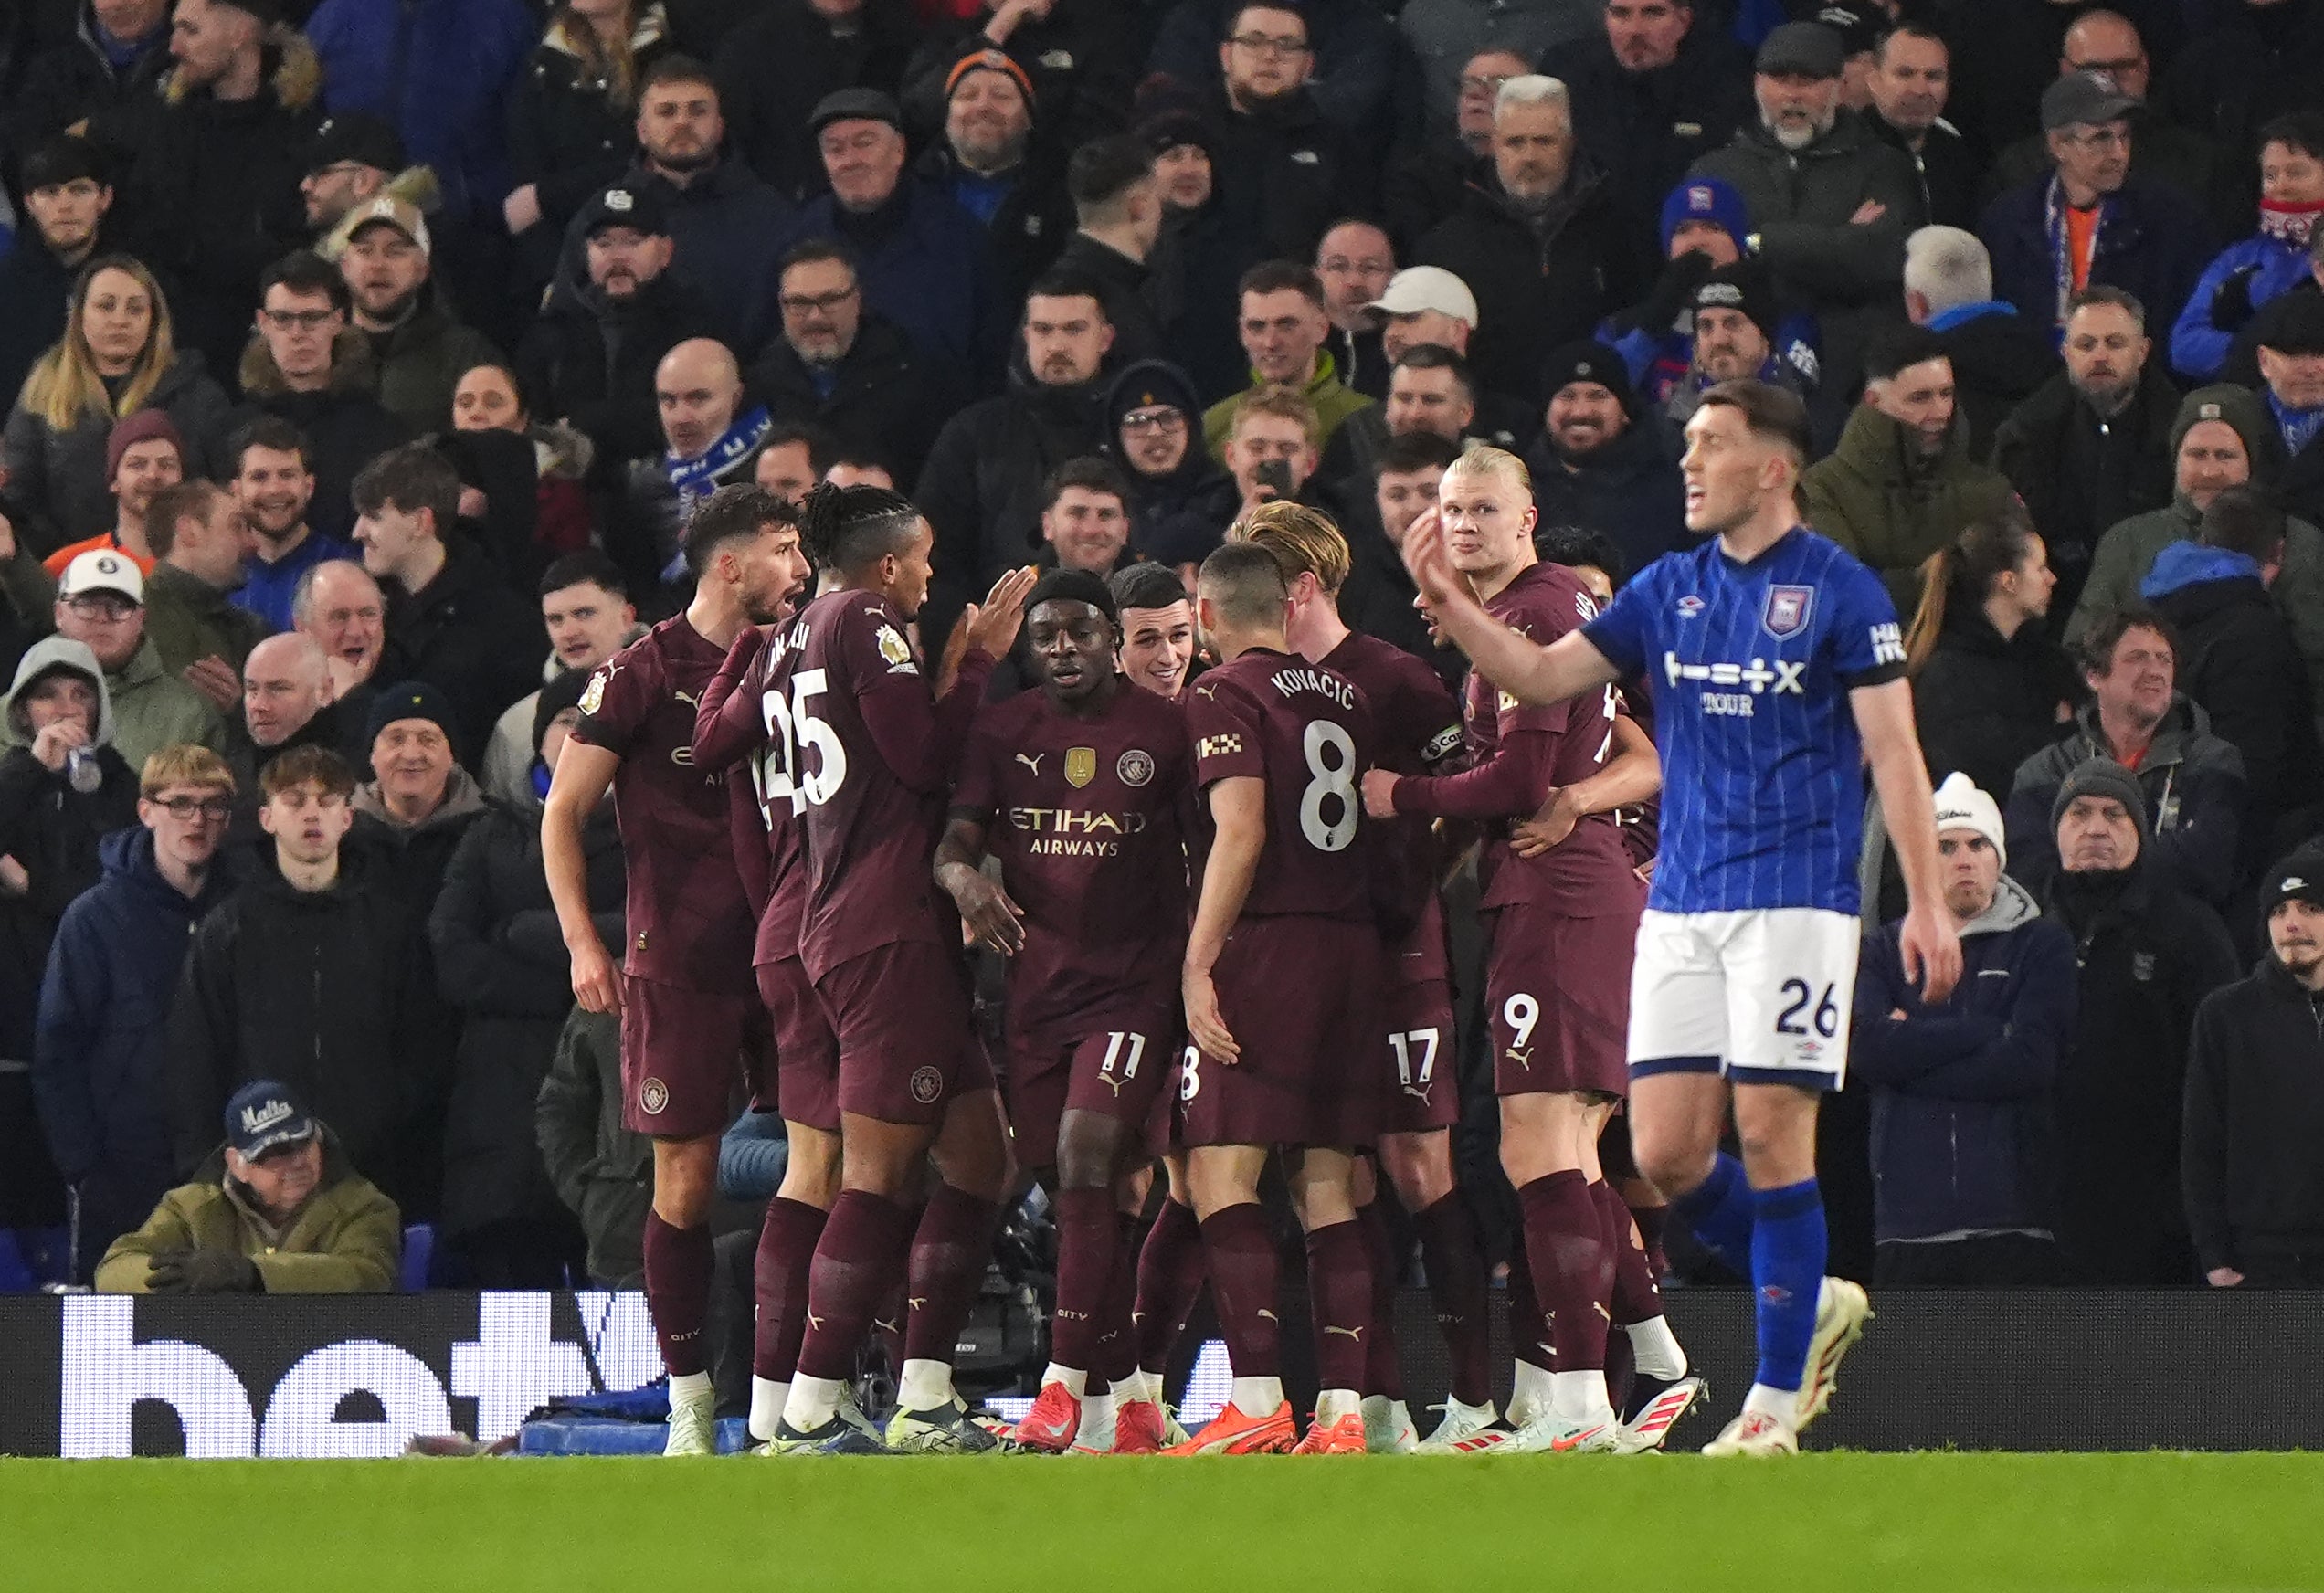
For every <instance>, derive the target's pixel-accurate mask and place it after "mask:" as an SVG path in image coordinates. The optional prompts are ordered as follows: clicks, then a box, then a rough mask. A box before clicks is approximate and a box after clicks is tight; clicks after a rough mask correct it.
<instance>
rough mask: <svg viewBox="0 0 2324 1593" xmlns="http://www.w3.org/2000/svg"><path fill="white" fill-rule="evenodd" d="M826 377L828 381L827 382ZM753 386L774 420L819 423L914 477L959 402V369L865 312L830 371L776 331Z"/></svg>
mask: <svg viewBox="0 0 2324 1593" xmlns="http://www.w3.org/2000/svg"><path fill="white" fill-rule="evenodd" d="M827 380H828V384H829V385H828V387H827V386H826V385H825V384H826V381H827ZM749 385H750V388H751V391H753V392H754V393H755V394H757V395H758V396H759V397H760V398H761V399H763V400H765V402H766V412H767V414H768V415H770V416H772V417H774V418H775V420H776V422H778V423H780V424H787V425H792V426H799V425H813V426H819V427H822V428H823V429H824V430H826V431H828V432H829V433H830V434H831V435H832V436H834V437H836V438H839V439H840V442H841V443H842V444H843V445H845V446H846V447H847V448H850V449H855V450H860V451H861V452H863V453H866V454H869V455H870V456H871V457H872V458H873V459H877V460H879V461H880V462H881V463H882V464H883V465H885V466H887V467H888V471H889V473H890V474H891V475H893V476H894V478H895V479H896V480H899V481H909V480H916V479H917V478H918V476H919V474H920V468H921V466H923V465H924V464H925V463H926V462H927V459H928V449H929V448H931V447H933V446H934V445H935V440H936V433H937V432H938V431H939V430H941V429H942V428H943V426H944V423H945V421H947V420H949V419H951V418H952V417H953V416H954V415H955V414H956V413H957V412H958V410H959V409H960V406H961V404H962V401H963V398H964V396H965V394H966V392H967V377H966V376H965V375H964V374H963V373H962V372H960V371H959V370H957V369H956V368H955V367H954V366H952V365H950V364H947V363H946V362H945V360H943V359H942V358H941V357H939V356H937V355H935V354H932V353H925V352H924V351H922V350H921V349H919V348H916V347H914V344H913V343H912V341H911V340H910V339H909V338H907V337H905V336H904V334H903V331H902V330H901V329H900V328H898V327H897V325H896V324H895V322H893V321H890V320H889V319H888V318H887V317H886V316H884V315H881V314H878V313H876V312H874V311H864V314H863V318H862V321H861V323H860V324H859V325H858V326H857V328H856V333H855V342H854V343H852V344H850V346H849V348H848V352H847V353H844V354H842V355H841V356H840V362H839V364H836V365H834V366H832V367H831V368H830V370H829V372H828V373H824V372H818V371H816V370H814V369H812V368H810V367H809V366H808V364H807V362H806V361H804V360H802V359H800V358H799V356H798V351H797V350H796V349H794V348H792V347H791V345H790V343H789V342H788V340H787V339H785V338H783V337H781V336H779V335H778V336H776V337H771V338H769V339H768V340H767V342H766V351H765V352H764V353H761V354H760V355H759V356H758V363H757V364H754V365H753V366H751V369H750V383H749Z"/></svg>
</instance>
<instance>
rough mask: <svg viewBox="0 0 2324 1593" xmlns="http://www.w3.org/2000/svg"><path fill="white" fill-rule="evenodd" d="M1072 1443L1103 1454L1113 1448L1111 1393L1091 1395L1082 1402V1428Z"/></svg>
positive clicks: (1112, 1400) (1112, 1402)
mask: <svg viewBox="0 0 2324 1593" xmlns="http://www.w3.org/2000/svg"><path fill="white" fill-rule="evenodd" d="M1073 1441H1074V1443H1075V1444H1077V1445H1079V1446H1080V1447H1081V1448H1083V1449H1089V1450H1095V1451H1098V1452H1099V1453H1101V1454H1104V1453H1106V1452H1108V1451H1111V1450H1112V1449H1113V1448H1114V1396H1113V1394H1112V1393H1111V1392H1107V1393H1104V1394H1092V1395H1089V1396H1088V1397H1087V1398H1084V1399H1083V1401H1082V1427H1081V1430H1080V1431H1079V1432H1077V1433H1075V1434H1074V1435H1073Z"/></svg>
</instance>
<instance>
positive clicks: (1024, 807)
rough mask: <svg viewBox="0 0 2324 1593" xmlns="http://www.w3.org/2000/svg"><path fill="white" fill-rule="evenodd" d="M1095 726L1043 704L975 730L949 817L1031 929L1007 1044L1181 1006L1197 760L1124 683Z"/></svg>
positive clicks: (1022, 706)
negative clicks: (995, 869)
mask: <svg viewBox="0 0 2324 1593" xmlns="http://www.w3.org/2000/svg"><path fill="white" fill-rule="evenodd" d="M1117 686H1118V689H1117V690H1116V691H1115V692H1114V701H1113V702H1112V703H1110V704H1109V705H1108V706H1107V708H1106V710H1105V712H1104V713H1103V714H1101V715H1099V716H1098V717H1096V718H1093V719H1079V718H1075V717H1073V716H1072V715H1070V714H1067V713H1063V712H1059V711H1058V710H1057V709H1056V708H1054V707H1052V706H1051V704H1050V702H1049V699H1048V698H1047V697H1045V696H1043V695H1042V694H1041V692H1040V691H1026V692H1022V693H1020V694H1019V695H1018V696H1015V697H1012V698H1010V699H1009V700H1008V701H1007V702H998V703H995V704H993V705H991V706H989V707H988V708H986V709H984V710H983V711H982V712H979V713H978V714H977V721H976V724H975V726H974V728H972V729H971V730H970V732H969V734H968V750H967V754H966V755H965V756H964V757H963V758H962V760H961V766H960V784H959V786H958V788H957V789H956V790H955V791H954V793H953V796H952V807H953V811H955V812H956V813H973V814H975V815H976V816H977V818H984V819H987V820H988V822H987V824H986V830H985V836H986V844H987V845H988V847H989V849H991V851H992V853H993V855H994V856H996V857H998V859H1000V861H1001V878H1002V882H1003V883H1004V884H1005V885H1006V887H1007V888H1008V891H1009V898H1010V899H1011V900H1012V901H1014V902H1016V903H1017V905H1018V906H1019V908H1021V909H1022V910H1023V912H1024V914H1025V946H1024V949H1023V950H1022V951H1020V952H1019V953H1018V954H1017V955H1016V956H1015V957H1013V958H1011V959H1010V960H1009V1032H1010V1033H1011V1035H1012V1036H1014V1037H1016V1038H1017V1039H1020V1040H1030V1041H1031V1042H1033V1043H1035V1044H1046V1043H1049V1042H1050V1041H1051V1040H1055V1041H1057V1042H1058V1043H1061V1044H1062V1043H1066V1042H1068V1041H1070V1040H1071V1039H1073V1038H1074V1037H1075V1033H1076V1032H1081V1031H1087V1030H1089V1029H1105V1028H1109V1027H1112V1026H1111V1025H1110V1024H1108V1023H1106V1022H1104V1021H1101V1020H1102V1019H1104V1018H1107V1017H1109V1016H1110V1015H1112V1014H1114V1013H1115V1012H1118V1011H1121V1010H1123V1009H1125V1008H1135V1009H1145V1008H1150V1007H1155V1006H1157V1005H1162V1006H1175V1005H1176V1003H1177V1000H1178V965H1179V963H1180V962H1181V960H1183V958H1184V956H1185V955H1186V938H1187V834H1188V829H1189V828H1190V827H1191V822H1192V818H1193V807H1194V746H1193V744H1192V743H1191V742H1190V741H1189V740H1188V735H1187V722H1186V714H1185V712H1183V711H1182V710H1181V709H1180V708H1179V707H1178V704H1176V703H1175V702H1166V701H1165V700H1163V699H1162V698H1160V697H1157V696H1156V695H1154V694H1153V693H1152V692H1150V691H1139V690H1138V689H1137V688H1136V686H1134V685H1132V684H1131V683H1130V682H1129V681H1128V680H1121V681H1119V682H1117Z"/></svg>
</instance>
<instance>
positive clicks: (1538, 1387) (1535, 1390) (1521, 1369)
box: [1509, 1361, 1555, 1427]
mask: <svg viewBox="0 0 2324 1593" xmlns="http://www.w3.org/2000/svg"><path fill="white" fill-rule="evenodd" d="M1554 1375H1555V1374H1553V1373H1551V1372H1550V1371H1548V1369H1547V1368H1545V1367H1541V1366H1535V1365H1534V1364H1533V1363H1532V1362H1531V1361H1519V1362H1518V1363H1517V1372H1516V1380H1515V1381H1514V1382H1513V1383H1511V1384H1510V1386H1509V1421H1510V1423H1511V1425H1513V1426H1516V1427H1523V1426H1524V1425H1525V1424H1526V1422H1528V1421H1530V1420H1532V1419H1534V1418H1535V1417H1537V1416H1546V1415H1547V1414H1548V1412H1549V1411H1550V1410H1551V1409H1552V1408H1554V1396H1553V1395H1552V1394H1551V1392H1550V1390H1551V1387H1552V1385H1551V1383H1550V1381H1549V1379H1550V1378H1551V1377H1553V1376H1554Z"/></svg>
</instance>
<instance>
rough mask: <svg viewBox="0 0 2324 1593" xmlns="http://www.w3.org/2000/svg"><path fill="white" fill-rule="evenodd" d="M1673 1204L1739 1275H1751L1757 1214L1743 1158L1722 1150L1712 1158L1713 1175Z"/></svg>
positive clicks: (1691, 1228) (1708, 1246) (1681, 1217)
mask: <svg viewBox="0 0 2324 1593" xmlns="http://www.w3.org/2000/svg"><path fill="white" fill-rule="evenodd" d="M1670 1208H1671V1212H1672V1214H1673V1215H1674V1216H1675V1217H1676V1218H1678V1219H1679V1220H1680V1221H1681V1222H1684V1223H1685V1224H1686V1227H1687V1229H1688V1231H1690V1232H1691V1233H1693V1234H1694V1236H1695V1238H1696V1239H1697V1240H1701V1241H1702V1243H1703V1247H1704V1248H1705V1249H1706V1250H1709V1251H1710V1252H1711V1253H1712V1254H1713V1255H1715V1256H1717V1257H1718V1259H1719V1260H1720V1261H1724V1262H1726V1263H1727V1269H1728V1270H1729V1271H1732V1272H1733V1273H1734V1274H1735V1275H1736V1276H1737V1277H1738V1278H1748V1277H1749V1276H1751V1252H1752V1248H1753V1241H1752V1234H1751V1226H1752V1224H1753V1222H1754V1221H1755V1220H1757V1218H1756V1212H1755V1207H1754V1202H1753V1200H1752V1197H1751V1184H1750V1180H1749V1179H1748V1178H1747V1177H1745V1176H1744V1175H1743V1164H1742V1163H1741V1162H1738V1161H1737V1160H1736V1159H1735V1158H1734V1157H1733V1156H1730V1155H1727V1153H1726V1152H1724V1151H1721V1152H1720V1153H1719V1154H1718V1155H1717V1156H1716V1157H1715V1158H1714V1159H1713V1160H1712V1163H1711V1176H1709V1177H1707V1178H1706V1179H1704V1180H1703V1181H1702V1182H1701V1183H1700V1184H1697V1185H1696V1186H1695V1187H1694V1188H1692V1189H1689V1190H1687V1191H1686V1192H1685V1193H1684V1194H1682V1195H1679V1196H1677V1197H1675V1198H1674V1199H1673V1200H1672V1201H1671V1207H1670Z"/></svg>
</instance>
